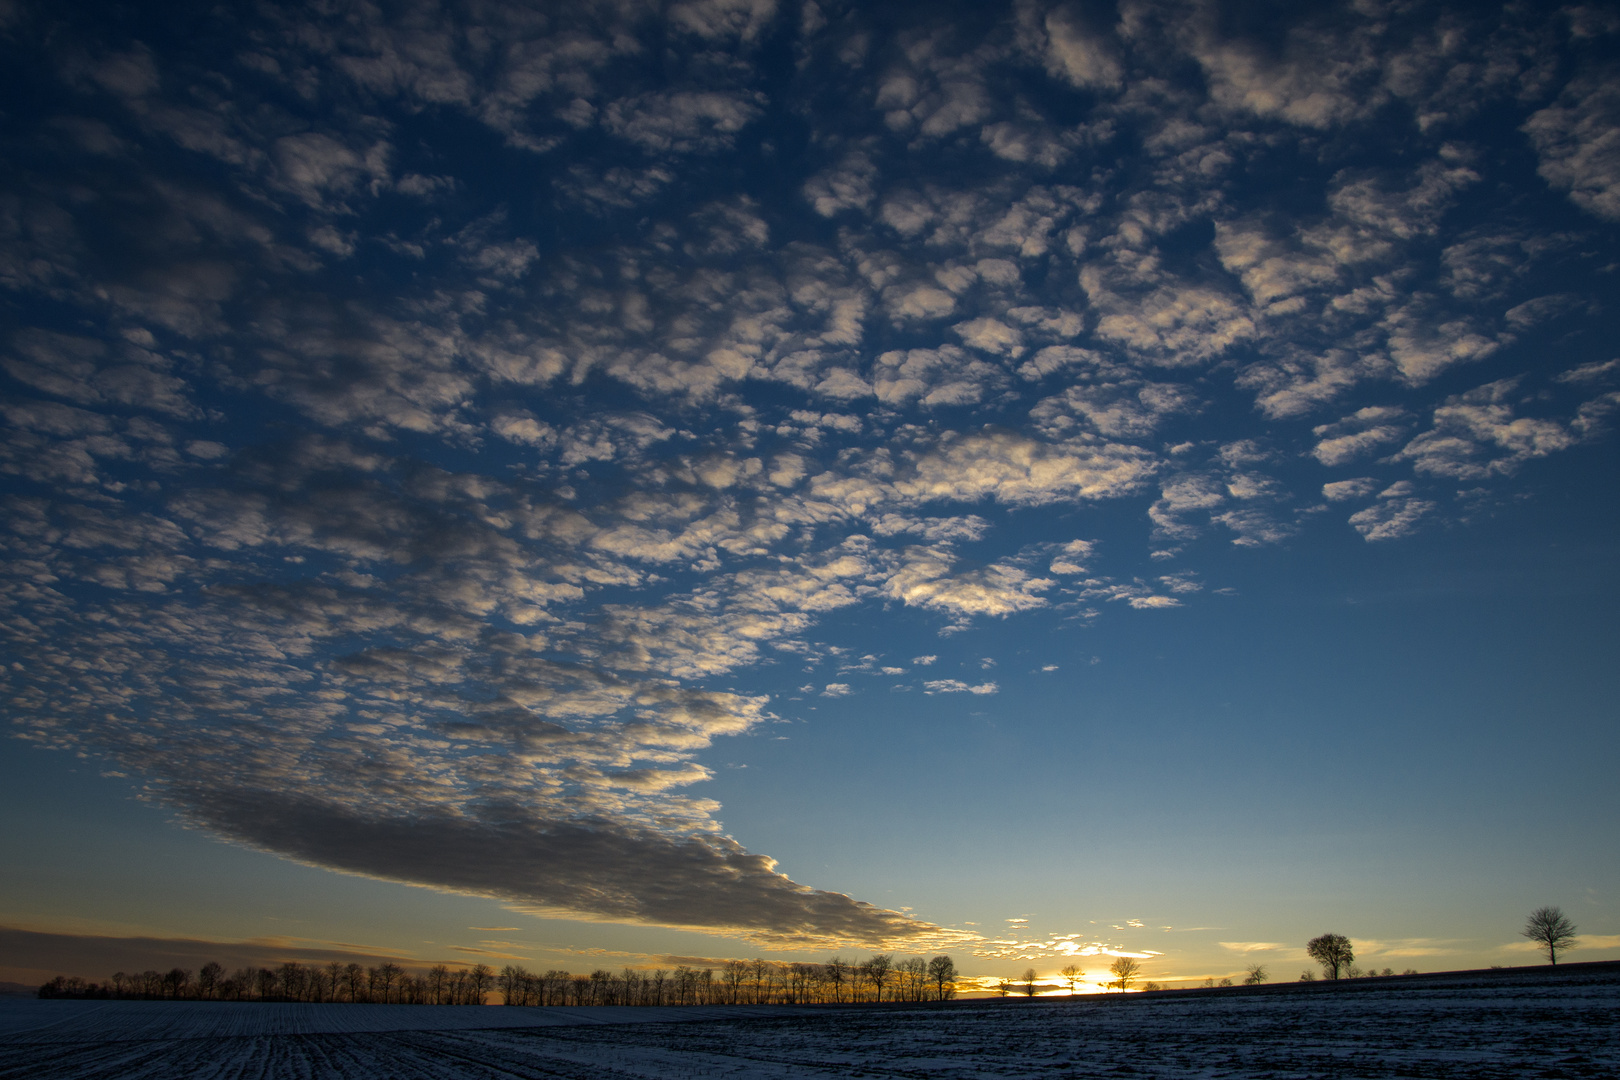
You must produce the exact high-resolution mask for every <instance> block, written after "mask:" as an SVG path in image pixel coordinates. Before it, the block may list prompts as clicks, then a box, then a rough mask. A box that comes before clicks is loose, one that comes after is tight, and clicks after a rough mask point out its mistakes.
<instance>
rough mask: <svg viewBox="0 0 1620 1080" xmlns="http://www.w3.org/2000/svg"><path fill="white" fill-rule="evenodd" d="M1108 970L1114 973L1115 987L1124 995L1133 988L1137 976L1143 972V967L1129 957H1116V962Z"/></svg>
mask: <svg viewBox="0 0 1620 1080" xmlns="http://www.w3.org/2000/svg"><path fill="white" fill-rule="evenodd" d="M1108 970H1109V971H1112V972H1113V973H1114V985H1115V986H1117V987H1119V989H1120V991H1121V992H1122V993H1123V992H1124V991H1126V990H1129V989H1130V988H1131V983H1133V982H1135V981H1136V976H1137V974H1138V973H1139V972H1140V971H1141V970H1142V965H1141V964H1138V963H1137V962H1136V961H1135V960H1134V959H1133V958H1131V957H1129V956H1120V957H1116V958H1115V959H1114V962H1113V963H1112V964H1109V965H1108Z"/></svg>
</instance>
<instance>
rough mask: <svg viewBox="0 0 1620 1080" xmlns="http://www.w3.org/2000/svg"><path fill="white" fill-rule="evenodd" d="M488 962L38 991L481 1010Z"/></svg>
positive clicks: (155, 974)
mask: <svg viewBox="0 0 1620 1080" xmlns="http://www.w3.org/2000/svg"><path fill="white" fill-rule="evenodd" d="M494 981H495V972H494V971H493V970H492V969H491V968H490V967H489V965H487V964H477V965H475V966H473V967H470V968H456V969H454V970H452V969H451V968H450V967H448V966H447V965H445V964H435V965H434V966H433V967H431V968H429V969H427V970H426V971H421V972H411V971H407V970H406V969H404V968H402V967H400V966H399V965H398V964H395V963H392V962H388V963H383V964H378V965H376V966H375V967H362V966H361V965H359V964H357V963H352V962H351V963H348V964H344V963H342V962H340V961H337V960H333V961H332V962H331V963H329V964H326V965H324V966H322V965H318V964H311V965H306V964H300V963H298V962H297V961H288V962H287V963H284V964H281V965H280V966H278V967H274V968H268V967H258V968H254V967H244V968H238V969H236V970H235V971H234V972H227V971H226V970H225V968H224V967H223V966H222V965H220V964H217V963H214V962H212V961H210V962H209V963H207V964H204V965H203V966H202V967H201V968H200V969H199V970H198V971H197V972H196V973H195V975H193V973H192V972H191V971H188V970H187V969H185V968H178V967H177V968H171V969H170V970H168V971H166V972H164V971H140V972H135V973H134V974H126V973H125V972H122V971H119V972H115V973H114V974H113V977H112V978H110V979H108V980H107V981H106V982H104V983H94V982H86V981H85V980H84V979H81V978H79V977H77V976H64V975H58V976H57V977H56V978H54V979H52V980H51V981H50V982H48V983H46V984H45V985H44V986H41V987H40V988H39V996H40V997H42V998H110V999H135V1000H147V1001H151V1000H160V1001H300V1002H317V1003H334V1002H351V1003H376V1004H387V1005H482V1004H483V1003H484V999H485V998H486V997H487V996H488V993H489V991H490V989H491V987H492V986H493V985H494Z"/></svg>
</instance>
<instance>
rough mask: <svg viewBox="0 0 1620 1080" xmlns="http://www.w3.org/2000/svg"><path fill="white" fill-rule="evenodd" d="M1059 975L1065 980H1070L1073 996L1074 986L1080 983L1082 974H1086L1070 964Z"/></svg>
mask: <svg viewBox="0 0 1620 1080" xmlns="http://www.w3.org/2000/svg"><path fill="white" fill-rule="evenodd" d="M1058 974H1059V975H1062V976H1063V977H1064V978H1065V979H1068V980H1069V993H1070V994H1073V993H1074V984H1075V983H1077V982H1079V981H1080V976H1081V975H1082V974H1084V972H1082V971H1081V970H1080V969H1079V968H1078V967H1076V966H1075V965H1073V964H1070V965H1069V966H1068V967H1066V968H1064V969H1063V970H1062V971H1060V972H1058Z"/></svg>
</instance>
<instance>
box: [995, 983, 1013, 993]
mask: <svg viewBox="0 0 1620 1080" xmlns="http://www.w3.org/2000/svg"><path fill="white" fill-rule="evenodd" d="M1011 989H1012V983H1010V982H1008V981H1007V980H1006V979H998V980H997V981H996V993H998V994H1000V995H1001V996H1002V997H1006V996H1007V991H1009V990H1011Z"/></svg>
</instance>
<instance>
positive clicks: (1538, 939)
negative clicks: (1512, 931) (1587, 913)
mask: <svg viewBox="0 0 1620 1080" xmlns="http://www.w3.org/2000/svg"><path fill="white" fill-rule="evenodd" d="M1519 933H1520V934H1522V935H1523V936H1525V937H1527V938H1529V939H1530V940H1531V941H1533V942H1535V943H1536V945H1537V947H1538V948H1540V949H1541V950H1542V951H1543V952H1545V953H1546V954H1547V959H1548V960H1550V961H1552V964H1553V966H1554V967H1557V966H1558V950H1559V949H1573V948H1574V947H1575V924H1574V923H1572V922H1570V921H1569V916H1568V915H1565V914H1564V913H1563V912H1562V911H1560V910H1558V909H1557V908H1555V907H1540V908H1536V910H1534V911H1532V912H1531V913H1530V917H1529V918H1528V919H1526V920H1525V921H1524V929H1523V930H1520V931H1519Z"/></svg>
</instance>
